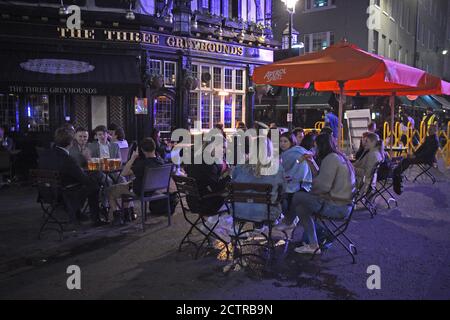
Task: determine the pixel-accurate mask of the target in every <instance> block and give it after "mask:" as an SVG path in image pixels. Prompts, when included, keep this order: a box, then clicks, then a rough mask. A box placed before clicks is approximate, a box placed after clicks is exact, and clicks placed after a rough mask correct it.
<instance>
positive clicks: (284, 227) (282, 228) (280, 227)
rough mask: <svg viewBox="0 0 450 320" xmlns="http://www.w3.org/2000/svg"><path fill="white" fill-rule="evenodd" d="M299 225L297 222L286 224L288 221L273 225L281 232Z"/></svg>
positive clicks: (288, 230) (291, 229)
mask: <svg viewBox="0 0 450 320" xmlns="http://www.w3.org/2000/svg"><path fill="white" fill-rule="evenodd" d="M296 227H297V224H295V223H292V224H286V223H283V222H282V223H279V224H277V225H276V226H275V227H273V229H274V230H277V231H281V232H286V233H288V232H290V231H293V230H294V229H295V228H296Z"/></svg>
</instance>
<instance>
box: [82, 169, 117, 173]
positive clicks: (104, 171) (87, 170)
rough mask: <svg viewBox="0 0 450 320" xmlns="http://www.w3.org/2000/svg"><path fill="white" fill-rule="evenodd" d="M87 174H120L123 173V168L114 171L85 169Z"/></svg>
mask: <svg viewBox="0 0 450 320" xmlns="http://www.w3.org/2000/svg"><path fill="white" fill-rule="evenodd" d="M83 170H84V171H85V172H88V173H89V172H103V173H106V174H108V173H119V172H121V171H122V168H119V169H112V170H103V169H100V170H89V169H88V168H84V169H83Z"/></svg>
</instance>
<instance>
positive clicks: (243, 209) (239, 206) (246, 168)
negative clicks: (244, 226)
mask: <svg viewBox="0 0 450 320" xmlns="http://www.w3.org/2000/svg"><path fill="white" fill-rule="evenodd" d="M255 167H256V166H253V165H247V164H244V165H238V166H236V168H235V169H234V170H233V173H232V181H233V182H237V183H256V184H270V185H272V193H271V194H272V198H271V200H272V202H275V201H276V200H277V198H278V196H279V194H278V191H279V189H281V193H284V191H285V189H286V182H285V178H284V176H285V174H284V169H283V167H282V166H279V168H278V172H277V173H276V174H274V175H257V174H256V168H255ZM235 210H236V215H237V216H238V217H241V218H246V219H249V220H252V221H256V222H262V221H265V220H267V205H266V204H260V203H236V204H235ZM280 214H281V205H276V206H272V207H271V219H272V220H274V219H277V218H278V217H279V216H280Z"/></svg>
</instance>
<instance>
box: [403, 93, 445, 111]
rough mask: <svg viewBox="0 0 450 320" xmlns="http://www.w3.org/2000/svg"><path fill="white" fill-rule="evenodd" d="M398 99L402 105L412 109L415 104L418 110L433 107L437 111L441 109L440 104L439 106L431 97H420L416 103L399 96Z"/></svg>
mask: <svg viewBox="0 0 450 320" xmlns="http://www.w3.org/2000/svg"><path fill="white" fill-rule="evenodd" d="M398 99H400V101H401V103H402V104H404V105H406V106H408V107H412V106H413V103H414V107H418V108H424V109H427V108H428V107H432V108H433V109H435V110H437V109H440V106H439V104H437V103H436V102H435V101H434V100H433V99H431V97H430V96H420V97H418V98H417V99H416V100H415V101H414V102H413V101H411V100H409V99H408V98H407V97H404V96H399V97H398Z"/></svg>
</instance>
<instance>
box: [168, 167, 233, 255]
mask: <svg viewBox="0 0 450 320" xmlns="http://www.w3.org/2000/svg"><path fill="white" fill-rule="evenodd" d="M172 178H173V180H174V181H175V185H176V187H177V195H178V197H179V199H180V204H181V209H182V211H183V216H184V219H185V220H186V222H187V223H188V224H189V225H190V228H189V230H188V232H187V233H186V234H185V236H184V237H183V239H182V240H181V242H180V245H179V246H178V251H181V250H182V247H183V245H186V244H191V245H193V246H194V247H195V248H196V252H195V259H197V258H198V256H199V253H200V251H201V250H202V248H203V247H204V245H205V244H206V243H207V242H208V244H210V245H211V239H216V240H218V241H220V242H221V243H222V244H223V245H224V247H225V249H226V252H227V259H228V257H229V255H230V252H229V249H228V243H227V242H226V241H225V240H224V239H222V238H221V237H220V236H219V235H218V234H217V233H216V232H215V231H214V230H215V228H216V227H217V225H218V224H219V219H217V221H216V222H215V223H214V224H213V226H212V227H211V226H208V224H207V219H208V218H209V217H212V216H216V215H218V216H219V217H220V216H221V215H223V214H225V213H228V214H229V213H230V211H229V208H228V206H227V204H226V203H224V204H225V208H226V209H224V210H219V211H218V212H209V211H208V210H205V209H206V208H203V206H202V205H201V204H202V203H205V202H206V203H207V201H208V199H211V198H215V197H221V196H222V197H223V196H224V195H223V194H217V193H213V194H208V195H206V196H201V195H200V192H199V189H198V186H197V182H196V180H195V179H194V178H190V177H183V176H175V175H174V176H173V177H172ZM187 197H189V198H190V201H189V202H190V203H191V206H189V205H188V203H187ZM183 198H184V199H185V201H186V204H185V203H184V202H183ZM192 204H199V205H198V206H194V205H192ZM195 231H197V232H198V233H199V234H201V235H202V236H203V239H202V241H201V243H200V245H198V244H197V243H196V242H195V241H193V240H191V237H193V236H194V232H195Z"/></svg>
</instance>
